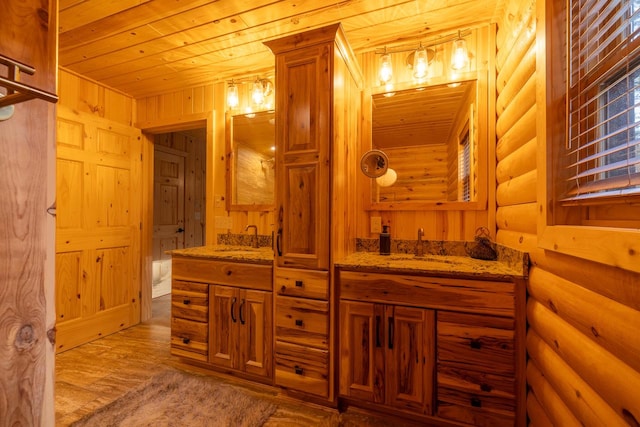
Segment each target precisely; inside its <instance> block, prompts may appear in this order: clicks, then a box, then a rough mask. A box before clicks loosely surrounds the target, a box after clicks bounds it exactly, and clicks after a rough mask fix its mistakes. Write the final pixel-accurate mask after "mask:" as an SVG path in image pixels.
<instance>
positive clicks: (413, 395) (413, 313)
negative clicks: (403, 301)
mask: <svg viewBox="0 0 640 427" xmlns="http://www.w3.org/2000/svg"><path fill="white" fill-rule="evenodd" d="M434 313H435V312H434V311H433V310H426V309H420V308H411V307H403V306H385V315H386V316H385V317H386V339H387V341H386V353H387V364H386V368H387V372H386V375H385V379H386V394H387V399H386V403H387V404H389V405H391V406H393V407H394V408H403V409H408V410H411V411H414V412H418V413H421V414H425V415H431V413H432V411H433V388H434V370H435V360H434V359H435V338H434V337H435V314H434Z"/></svg>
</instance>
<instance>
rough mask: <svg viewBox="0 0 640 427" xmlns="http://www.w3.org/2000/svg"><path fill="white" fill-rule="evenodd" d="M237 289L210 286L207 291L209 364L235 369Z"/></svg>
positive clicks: (237, 343) (237, 325) (236, 350)
mask: <svg viewBox="0 0 640 427" xmlns="http://www.w3.org/2000/svg"><path fill="white" fill-rule="evenodd" d="M238 297H239V295H238V289H236V288H233V287H229V286H219V285H216V286H211V288H210V290H209V304H210V305H209V316H210V320H209V333H210V339H209V362H211V363H213V364H214V365H218V366H223V367H225V368H233V369H236V368H237V367H238V366H237V361H236V354H237V353H238V346H239V342H238V327H239V325H240V322H239V318H238V307H239V304H240V301H239V298H238Z"/></svg>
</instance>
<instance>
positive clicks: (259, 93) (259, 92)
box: [251, 80, 264, 106]
mask: <svg viewBox="0 0 640 427" xmlns="http://www.w3.org/2000/svg"><path fill="white" fill-rule="evenodd" d="M251 99H252V100H253V103H254V104H256V105H258V106H260V105H262V104H263V103H264V87H263V86H262V82H261V81H260V80H256V81H255V82H253V89H252V90H251Z"/></svg>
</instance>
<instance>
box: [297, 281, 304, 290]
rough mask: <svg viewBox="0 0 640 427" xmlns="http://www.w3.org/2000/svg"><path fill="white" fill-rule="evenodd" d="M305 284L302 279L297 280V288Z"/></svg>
mask: <svg viewBox="0 0 640 427" xmlns="http://www.w3.org/2000/svg"><path fill="white" fill-rule="evenodd" d="M302 285H303V283H302V280H296V288H301V287H302Z"/></svg>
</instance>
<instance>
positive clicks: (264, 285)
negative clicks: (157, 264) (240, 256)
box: [171, 256, 273, 291]
mask: <svg viewBox="0 0 640 427" xmlns="http://www.w3.org/2000/svg"><path fill="white" fill-rule="evenodd" d="M171 269H172V270H171V274H172V275H173V277H174V278H178V279H181V280H184V281H187V282H189V281H191V280H193V281H194V282H195V281H198V282H203V283H211V284H218V285H229V286H236V287H239V288H251V289H258V290H264V291H271V290H272V283H273V278H272V275H273V267H272V266H271V265H260V264H249V263H246V262H245V263H243V262H231V261H229V262H227V261H215V260H212V259H206V258H189V257H181V256H173V258H172V260H171Z"/></svg>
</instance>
